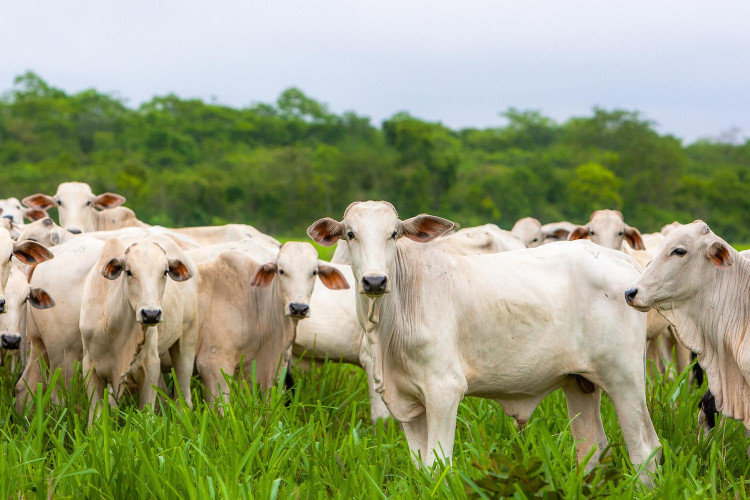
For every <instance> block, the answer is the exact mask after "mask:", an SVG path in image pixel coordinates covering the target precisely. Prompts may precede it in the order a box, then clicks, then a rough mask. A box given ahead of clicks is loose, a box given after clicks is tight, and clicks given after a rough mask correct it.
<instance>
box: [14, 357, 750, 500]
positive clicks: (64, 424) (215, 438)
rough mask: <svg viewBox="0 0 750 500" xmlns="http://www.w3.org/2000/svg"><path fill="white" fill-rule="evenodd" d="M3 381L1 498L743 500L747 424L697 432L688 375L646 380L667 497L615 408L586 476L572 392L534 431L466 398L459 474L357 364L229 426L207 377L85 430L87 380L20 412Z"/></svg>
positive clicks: (246, 405) (252, 399)
mask: <svg viewBox="0 0 750 500" xmlns="http://www.w3.org/2000/svg"><path fill="white" fill-rule="evenodd" d="M0 370H2V377H1V378H0V381H1V383H2V387H0V389H1V390H0V425H1V428H2V435H3V443H2V446H3V452H2V454H0V498H19V497H23V498H37V497H38V498H47V497H55V498H70V497H77V498H100V497H102V498H232V499H234V498H328V497H331V496H336V497H342V498H379V497H383V496H385V497H393V498H415V497H420V498H428V497H441V498H463V497H474V498H492V497H497V496H500V495H502V496H514V497H516V498H536V497H539V498H557V497H558V496H559V497H566V498H575V497H587V498H590V497H596V496H612V495H614V496H617V497H627V498H631V497H633V496H634V495H637V496H644V497H652V498H694V497H715V498H722V497H736V498H746V489H747V488H748V486H747V482H746V479H745V478H746V477H747V476H748V473H749V472H750V470H749V469H750V464H749V463H748V459H747V456H746V453H745V449H746V448H747V445H748V440H747V439H746V438H745V437H744V428H743V426H742V425H741V424H740V423H739V422H737V421H728V420H725V421H722V424H721V425H720V426H718V427H717V429H716V430H715V431H714V432H713V435H712V436H710V437H709V438H708V439H705V440H704V439H699V438H698V435H697V432H696V404H697V402H698V400H699V398H700V396H701V394H702V392H703V390H704V389H699V388H695V387H693V388H690V387H689V386H688V383H687V380H686V379H685V378H684V376H683V377H682V378H680V379H679V380H678V381H676V382H664V381H661V380H657V381H655V382H653V381H652V382H650V383H649V388H648V401H649V408H650V409H651V414H652V418H653V421H654V424H655V427H656V430H657V433H658V434H659V437H660V439H661V441H662V443H663V446H664V454H663V459H662V465H661V466H660V467H659V469H658V472H657V475H656V478H655V483H656V487H655V489H654V490H647V489H644V487H643V486H641V485H640V484H639V483H638V482H637V480H635V479H634V477H636V471H635V470H633V468H632V467H631V466H630V465H629V463H628V460H627V458H626V457H627V455H626V451H625V449H624V446H623V441H622V437H621V434H620V431H619V428H618V425H617V421H616V418H615V414H614V410H613V408H612V405H611V404H610V403H609V401H607V400H606V398H604V403H603V411H602V414H603V419H604V427H605V430H606V432H607V435H608V437H609V439H610V443H611V456H610V458H609V459H608V460H607V461H606V463H604V464H602V465H601V466H598V467H597V468H596V469H594V471H593V472H591V473H589V474H587V475H584V473H583V472H582V468H580V467H579V466H578V465H576V462H575V451H574V442H573V438H572V436H571V433H570V431H569V428H568V423H567V416H566V408H565V401H564V398H563V396H562V394H561V393H560V392H556V393H554V394H552V395H551V396H550V397H548V398H547V399H546V400H545V401H544V402H543V403H542V405H541V406H540V407H539V408H538V409H537V410H536V412H535V413H534V415H533V417H532V419H531V420H530V422H529V424H528V425H527V426H526V428H525V429H523V430H519V429H517V428H516V427H515V425H514V421H513V419H511V418H510V417H508V416H506V415H505V414H504V413H503V411H502V410H501V408H500V406H499V405H497V404H496V403H494V402H490V401H486V400H480V399H476V398H467V399H466V400H464V402H463V403H462V404H461V407H460V409H459V415H458V436H457V440H456V447H455V454H454V457H455V458H454V462H453V465H452V467H450V468H447V469H446V468H443V467H441V466H437V467H436V469H435V470H433V471H427V470H417V469H416V468H414V467H413V466H412V464H411V461H410V458H409V455H408V449H407V445H406V440H405V438H404V437H403V435H402V433H401V432H400V431H399V429H398V426H397V425H394V424H393V423H392V422H391V423H390V424H389V425H385V426H383V425H382V424H381V425H378V427H377V428H375V427H373V426H371V424H370V423H369V412H368V405H367V387H366V382H365V377H364V374H363V372H361V371H360V370H358V369H355V368H351V367H347V366H341V365H338V364H334V363H326V364H323V365H322V366H318V367H316V368H315V369H314V370H313V371H312V372H308V373H302V372H300V371H298V370H295V376H296V380H297V384H298V385H297V391H296V394H295V396H294V397H293V398H291V402H290V404H289V405H288V406H285V402H286V401H287V398H288V396H287V395H285V394H283V393H281V392H280V391H276V390H272V391H271V392H270V393H269V394H268V395H267V396H266V397H265V398H264V397H262V396H260V395H259V394H258V391H257V390H256V388H255V387H253V386H250V387H248V386H247V385H245V384H242V385H241V386H238V387H235V390H236V392H235V394H236V397H235V398H234V399H233V400H232V402H231V403H230V404H229V405H228V406H227V407H226V412H225V415H224V416H220V415H219V414H218V413H217V412H216V411H214V410H212V409H211V408H209V407H207V406H206V405H205V404H204V402H203V397H202V390H201V388H200V385H199V384H198V383H197V381H194V387H193V390H194V393H195V394H194V401H195V403H196V404H195V408H194V409H192V410H180V409H179V408H178V407H177V406H176V405H175V404H174V403H173V402H171V401H168V400H167V402H166V403H164V406H163V407H162V408H161V409H160V411H158V412H157V413H156V414H154V413H152V412H148V411H146V412H141V411H138V410H135V409H133V408H132V406H123V407H121V408H120V410H115V409H111V408H108V407H107V408H105V411H104V412H103V414H102V417H101V418H100V420H99V421H98V422H97V423H95V425H94V426H93V427H92V428H91V429H90V430H87V429H86V425H85V424H86V415H87V409H88V404H87V401H86V396H85V391H83V390H82V387H81V385H80V383H79V382H76V383H74V384H73V388H72V389H71V391H70V394H69V401H68V403H67V404H66V405H65V406H57V405H54V404H51V403H50V401H49V396H50V394H49V391H48V392H46V393H44V392H43V391H42V392H40V393H38V395H37V399H36V408H37V410H38V411H36V412H35V413H34V415H33V416H30V417H28V416H26V415H23V416H22V415H18V414H17V413H16V412H15V410H14V409H13V397H12V380H14V377H13V376H12V374H10V373H8V371H7V369H6V368H2V369H0Z"/></svg>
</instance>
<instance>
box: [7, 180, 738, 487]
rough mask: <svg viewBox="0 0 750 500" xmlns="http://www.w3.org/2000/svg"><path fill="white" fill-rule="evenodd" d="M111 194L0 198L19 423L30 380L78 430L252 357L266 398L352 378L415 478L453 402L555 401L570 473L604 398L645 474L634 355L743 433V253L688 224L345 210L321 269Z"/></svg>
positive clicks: (213, 385)
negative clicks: (569, 443)
mask: <svg viewBox="0 0 750 500" xmlns="http://www.w3.org/2000/svg"><path fill="white" fill-rule="evenodd" d="M124 202H125V198H123V197H122V196H120V195H117V194H112V193H105V194H100V195H94V194H93V192H92V190H91V188H90V187H89V186H88V185H87V184H84V183H78V182H68V183H63V184H61V185H60V186H59V187H58V190H57V192H56V193H55V194H54V195H53V196H50V195H45V194H36V195H32V196H28V197H26V198H24V199H23V203H21V202H19V201H18V200H17V199H15V198H10V199H7V200H0V212H1V215H2V218H1V219H0V221H2V224H0V261H1V262H2V264H1V265H2V268H1V269H0V277H1V278H2V279H1V281H0V313H2V314H0V340H1V344H2V352H0V355H1V356H0V360H4V362H11V363H17V364H20V365H21V366H22V367H23V371H22V373H21V376H20V378H19V379H18V381H17V383H16V386H15V397H16V399H15V401H16V407H17V409H18V411H19V412H21V411H30V408H28V407H27V405H29V403H30V402H32V401H33V395H32V394H31V393H33V392H34V391H35V390H37V385H38V384H45V383H48V380H47V379H48V373H49V372H47V371H46V370H45V369H44V368H43V367H45V366H46V367H48V368H49V370H51V371H54V370H56V369H60V370H61V372H62V377H63V380H65V381H66V383H67V382H68V381H70V380H71V379H72V378H73V376H74V373H75V369H76V368H75V367H76V364H79V363H80V364H81V365H82V368H83V372H84V373H85V374H86V377H87V378H86V380H87V387H88V393H89V396H90V398H91V400H92V404H91V407H90V408H91V410H90V414H89V423H91V422H92V421H93V419H94V418H96V417H97V412H98V411H99V410H100V409H101V404H99V403H100V401H101V399H102V397H104V394H105V392H104V390H105V388H109V391H108V393H109V395H110V400H111V403H112V404H117V401H118V400H119V399H120V398H121V396H122V395H123V394H124V393H126V392H127V393H134V394H138V396H139V400H140V405H141V407H144V406H146V405H149V404H153V403H154V402H155V398H156V391H155V389H154V388H155V387H160V388H162V389H164V390H166V384H165V382H164V378H163V375H162V374H164V373H170V372H171V371H172V370H174V373H175V375H176V379H177V380H176V381H177V382H178V383H177V384H175V387H179V389H180V390H181V393H182V394H181V395H182V397H183V398H184V400H185V403H186V404H187V405H188V406H189V405H191V404H192V402H191V392H190V378H191V377H192V376H193V375H194V374H197V375H198V376H199V377H200V379H201V381H202V382H203V385H204V386H205V394H206V399H207V400H208V401H211V402H214V401H215V400H217V399H218V398H220V397H221V398H228V397H230V394H229V392H230V385H229V384H228V383H227V377H225V374H226V375H228V376H236V375H237V374H245V375H247V374H249V373H251V363H254V365H255V367H254V372H255V375H256V378H257V380H258V382H259V385H260V387H261V388H262V389H266V388H268V387H269V386H271V385H273V384H275V383H277V382H279V381H280V379H281V380H283V377H284V376H285V372H286V368H287V366H288V365H289V363H298V364H303V365H304V364H305V363H307V362H309V361H310V360H313V359H318V360H324V359H329V360H334V361H342V362H346V363H352V364H355V365H359V366H361V367H362V368H364V370H365V371H366V373H367V380H368V385H369V391H370V405H371V417H372V419H373V421H375V420H377V419H378V418H385V417H388V416H393V417H394V418H395V419H396V420H398V422H400V423H401V426H402V428H403V430H404V433H405V435H406V439H407V441H408V445H409V449H410V450H411V452H412V453H413V454H414V457H415V460H416V461H417V462H419V460H421V461H422V462H423V463H424V464H426V465H430V464H432V463H433V461H434V460H435V459H436V458H443V459H448V460H450V458H451V455H452V451H453V442H454V438H455V433H456V414H457V410H458V405H459V403H460V402H461V400H462V399H463V398H464V397H465V396H469V395H471V396H479V397H484V398H490V399H493V400H495V401H497V402H499V403H500V404H501V405H502V407H503V409H504V410H505V412H506V413H508V414H509V415H511V416H512V417H514V418H515V420H516V421H517V422H518V423H519V424H520V425H523V424H525V423H526V422H527V421H528V419H529V418H530V415H531V413H532V412H533V410H534V408H535V407H536V406H537V405H538V404H539V402H540V401H541V400H542V399H543V398H544V397H545V396H546V395H547V394H549V393H550V392H552V391H555V390H557V389H562V390H563V392H564V394H565V396H566V400H567V405H568V413H569V417H570V425H571V431H572V433H573V436H574V438H575V440H576V442H577V444H576V451H577V456H578V459H579V460H581V459H583V458H584V457H585V456H586V455H587V454H588V453H589V452H590V451H591V449H592V447H594V446H596V449H597V451H596V452H595V455H594V457H593V458H592V459H591V460H590V461H589V462H588V467H589V468H590V467H593V466H594V465H595V463H596V461H597V459H598V458H599V453H601V452H602V450H604V449H606V445H607V437H606V435H605V433H604V429H603V426H602V420H601V415H600V399H601V391H602V390H603V391H605V392H606V393H607V394H608V395H609V398H610V399H611V401H612V403H613V405H614V407H615V410H616V413H617V418H618V421H619V424H620V427H621V429H622V435H623V438H624V440H625V443H626V446H627V449H628V452H629V455H630V458H631V460H632V462H633V463H634V464H645V468H644V476H643V479H644V480H646V481H648V478H647V476H645V471H653V470H654V468H655V463H656V461H657V460H658V457H659V454H660V452H659V446H660V445H659V439H658V437H657V435H656V432H655V430H654V427H653V424H652V422H651V418H650V415H649V412H648V407H647V405H646V388H645V370H646V363H645V358H646V357H648V358H649V359H653V360H654V361H655V366H656V367H657V369H659V370H660V371H662V372H664V370H666V369H667V367H668V366H669V364H670V363H672V362H674V364H675V365H676V366H677V369H678V370H683V369H685V368H686V367H687V366H688V365H689V364H690V362H691V351H692V352H693V353H696V354H697V358H698V362H699V363H700V366H701V367H703V369H704V370H705V373H706V375H707V377H708V383H709V393H708V394H707V395H706V396H704V399H703V406H704V407H705V409H706V410H708V411H706V412H705V413H704V416H703V417H702V418H704V419H705V418H707V419H708V421H709V422H712V419H713V409H714V408H713V405H714V404H715V408H716V409H718V410H719V411H721V412H723V413H724V414H725V415H726V416H729V417H734V418H737V419H740V420H742V421H743V422H744V423H745V425H746V426H747V427H750V387H748V381H749V380H750V336H748V335H746V334H747V333H748V332H747V325H748V318H749V316H750V308H749V307H748V306H749V305H750V300H748V298H749V297H750V295H748V288H750V261H748V260H746V259H745V257H743V256H741V255H740V254H738V252H736V251H735V250H734V249H733V248H732V247H731V246H730V245H728V244H727V243H726V242H725V241H724V240H722V239H721V238H719V237H718V236H716V235H715V234H713V233H712V232H711V230H710V229H709V228H708V226H707V225H706V224H705V223H703V222H701V221H695V222H693V223H692V224H688V225H684V226H682V225H680V224H678V223H674V224H670V225H668V226H665V227H664V228H663V229H662V230H661V232H660V233H655V234H641V233H640V232H639V231H638V230H637V229H635V228H633V227H630V226H628V225H627V224H626V223H625V221H624V220H623V216H622V214H621V213H620V212H618V211H613V210H599V211H596V212H594V213H593V214H592V215H591V219H590V220H589V222H588V223H587V224H586V225H584V226H578V225H574V224H571V223H569V222H559V223H554V224H547V225H541V224H540V223H539V221H537V220H536V219H533V218H524V219H521V220H519V221H518V222H517V223H516V224H515V226H514V227H513V228H512V230H511V231H505V230H502V229H500V228H498V227H497V226H496V225H493V224H486V225H484V226H478V227H471V228H464V229H460V230H457V231H453V229H454V225H453V223H452V222H450V221H448V220H446V219H443V218H440V217H436V216H432V215H418V216H416V217H412V218H410V219H406V220H400V219H399V217H398V214H397V212H396V210H395V208H394V207H393V206H392V205H391V204H389V203H387V202H382V201H381V202H372V201H368V202H356V203H352V204H351V205H350V206H349V207H348V208H347V210H346V212H345V213H344V218H343V220H341V221H336V220H334V219H331V218H324V219H320V220H318V221H317V222H315V223H314V224H312V225H311V226H310V228H309V229H308V235H309V236H310V237H311V238H312V239H313V240H314V241H316V242H317V243H319V244H322V245H326V246H331V245H334V244H336V243H338V245H337V247H336V250H335V253H334V256H333V258H332V260H331V262H324V261H321V260H319V259H318V254H317V251H316V250H315V248H314V247H313V246H312V245H311V244H310V243H301V242H289V243H285V244H283V245H281V244H280V243H279V242H278V241H277V240H275V239H274V238H273V237H271V236H268V235H266V234H263V233H262V232H260V231H258V230H257V229H255V228H253V227H252V226H248V225H240V224H230V225H225V226H219V227H191V228H174V229H167V228H163V227H160V226H150V225H148V224H145V223H143V222H141V221H140V220H138V219H137V218H136V215H135V214H134V213H133V211H132V210H130V209H128V208H125V207H123V206H121V205H122V204H123V203H124ZM52 207H55V208H57V210H58V215H59V221H60V225H59V226H58V225H57V224H56V223H55V222H54V221H53V220H52V219H51V218H49V217H48V216H47V213H46V210H48V209H50V208H52ZM24 218H27V219H29V220H31V221H33V222H30V223H29V224H26V225H24V224H23V222H24ZM569 240H580V241H575V242H569ZM318 281H320V283H318ZM27 305H30V306H31V307H27ZM646 311H647V313H646V314H644V313H643V312H646ZM657 311H658V312H657ZM42 361H43V363H42ZM57 397H58V396H57V395H56V394H55V393H53V398H55V400H57ZM218 410H219V411H221V406H219V408H218Z"/></svg>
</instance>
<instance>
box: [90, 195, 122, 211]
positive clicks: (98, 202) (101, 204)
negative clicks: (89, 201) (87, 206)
mask: <svg viewBox="0 0 750 500" xmlns="http://www.w3.org/2000/svg"><path fill="white" fill-rule="evenodd" d="M123 203H125V197H124V196H121V195H119V194H115V193H102V194H100V195H98V196H96V197H95V198H94V201H93V205H94V206H95V207H96V208H99V209H101V210H104V209H107V208H115V207H119V206H120V205H122V204H123Z"/></svg>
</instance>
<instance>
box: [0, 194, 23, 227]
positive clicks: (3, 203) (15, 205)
mask: <svg viewBox="0 0 750 500" xmlns="http://www.w3.org/2000/svg"><path fill="white" fill-rule="evenodd" d="M23 214H24V207H23V205H21V202H20V201H18V198H8V199H5V200H0V217H3V218H6V219H10V221H11V222H15V223H16V224H23Z"/></svg>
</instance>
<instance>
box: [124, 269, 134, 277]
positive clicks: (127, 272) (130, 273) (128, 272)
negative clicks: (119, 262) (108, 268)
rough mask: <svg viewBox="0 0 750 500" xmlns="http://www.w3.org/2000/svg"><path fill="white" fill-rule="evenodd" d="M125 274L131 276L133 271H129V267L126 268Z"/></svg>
mask: <svg viewBox="0 0 750 500" xmlns="http://www.w3.org/2000/svg"><path fill="white" fill-rule="evenodd" d="M125 274H127V275H128V276H133V273H132V272H131V271H130V269H126V270H125Z"/></svg>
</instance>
